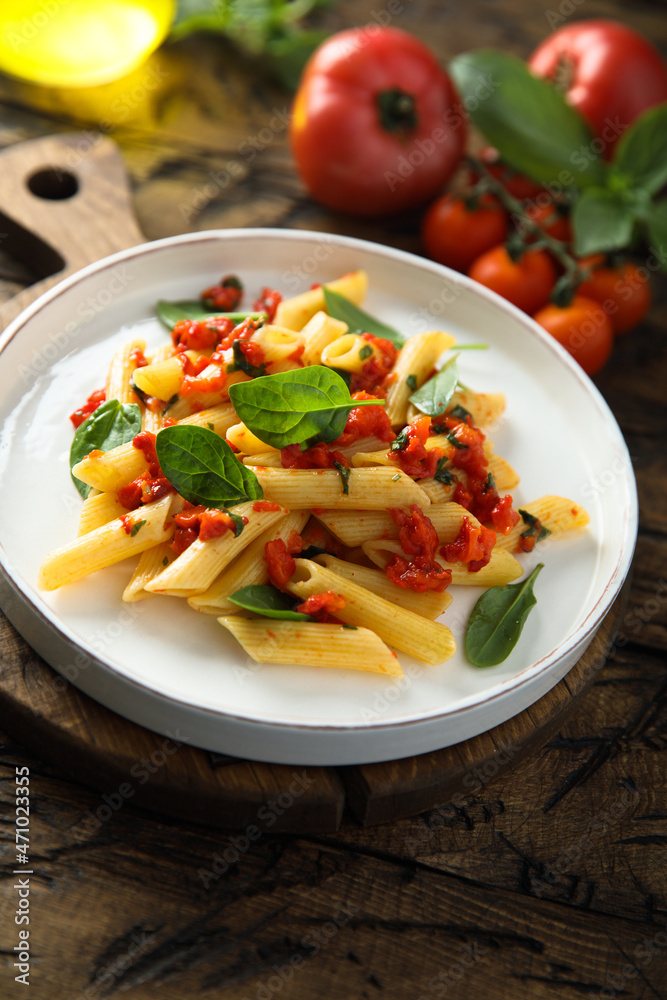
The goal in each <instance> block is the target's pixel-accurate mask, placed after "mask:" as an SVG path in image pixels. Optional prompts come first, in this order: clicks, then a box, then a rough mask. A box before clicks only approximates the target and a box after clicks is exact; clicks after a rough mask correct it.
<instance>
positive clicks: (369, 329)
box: [322, 285, 405, 348]
mask: <svg viewBox="0 0 667 1000" xmlns="http://www.w3.org/2000/svg"><path fill="white" fill-rule="evenodd" d="M322 291H323V292H324V302H325V305H326V307H327V312H328V313H329V315H330V316H333V318H334V319H339V320H341V321H342V322H343V323H347V325H348V326H349V328H350V329H349V331H348V332H349V333H372V334H373V336H374V337H382V338H383V339H384V340H390V341H391V342H392V344H394V345H395V346H396V347H398V348H401V347H403V344H404V343H405V337H402V336H401V334H400V333H399V332H398V330H394V328H393V327H392V326H387V325H386V323H381V322H380V320H379V319H375V317H374V316H369V315H368V313H367V312H364V310H363V309H360V308H359V306H355V304H354V302H350V300H349V299H346V298H345V296H344V295H339V294H338V292H334V291H332V290H331V289H330V288H327V286H326V285H324V286H323V287H322Z"/></svg>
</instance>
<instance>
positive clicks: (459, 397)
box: [448, 389, 506, 427]
mask: <svg viewBox="0 0 667 1000" xmlns="http://www.w3.org/2000/svg"><path fill="white" fill-rule="evenodd" d="M505 405H506V404H505V393H504V392H473V391H472V390H471V389H457V390H456V392H455V393H454V395H453V396H452V398H451V400H450V403H449V407H448V409H453V408H454V407H456V406H462V407H463V409H464V410H467V411H468V413H469V414H470V416H471V417H472V419H473V423H474V424H475V425H476V426H477V427H488V426H490V425H491V424H495V422H496V421H497V420H499V419H500V417H501V416H502V415H503V413H504V412H505Z"/></svg>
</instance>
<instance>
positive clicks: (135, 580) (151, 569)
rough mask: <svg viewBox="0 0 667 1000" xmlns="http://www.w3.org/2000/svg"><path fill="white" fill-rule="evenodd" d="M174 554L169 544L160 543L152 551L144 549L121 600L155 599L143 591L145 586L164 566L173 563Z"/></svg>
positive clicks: (153, 595) (152, 595)
mask: <svg viewBox="0 0 667 1000" xmlns="http://www.w3.org/2000/svg"><path fill="white" fill-rule="evenodd" d="M175 558H176V553H175V552H174V551H173V550H172V548H171V546H170V544H169V542H162V544H161V545H156V546H155V548H154V549H146V551H145V552H142V553H141V555H140V556H139V562H138V563H137V567H136V569H135V571H134V573H133V574H132V579H131V580H130V582H129V583H128V585H127V587H126V588H125V590H124V591H123V600H124V601H127V602H130V601H144V600H145V599H146V598H147V597H155V594H151V593H150V592H149V591H148V590H146V589H145V587H146V584H147V583H150V582H151V580H154V579H155V577H156V576H157V575H158V573H161V572H162V570H163V569H164V568H165V566H168V565H169V563H171V562H173V561H174V559H175Z"/></svg>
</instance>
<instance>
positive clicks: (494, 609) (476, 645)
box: [465, 563, 544, 667]
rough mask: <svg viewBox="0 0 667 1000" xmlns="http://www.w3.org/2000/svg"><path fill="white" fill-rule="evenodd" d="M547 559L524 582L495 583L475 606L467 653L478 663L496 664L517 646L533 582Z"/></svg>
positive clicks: (531, 600)
mask: <svg viewBox="0 0 667 1000" xmlns="http://www.w3.org/2000/svg"><path fill="white" fill-rule="evenodd" d="M542 569H544V563H540V564H539V565H538V566H536V567H535V569H534V570H533V572H532V573H531V574H530V576H529V577H527V578H526V579H525V580H522V581H521V582H520V583H508V584H507V585H506V586H504V587H491V589H490V590H487V591H485V593H483V594H482V596H481V597H480V598H479V600H478V601H477V603H476V604H475V607H474V608H473V609H472V613H471V615H470V619H469V621H468V628H467V630H466V643H465V645H466V654H467V656H468V659H469V660H470V661H471V662H472V663H474V664H475V666H476V667H495V666H496V665H497V664H498V663H502V662H503V660H506V659H507V657H508V656H509V655H510V653H511V652H512V650H513V649H514V647H515V646H516V644H517V642H518V640H519V636H520V635H521V631H522V629H523V626H524V624H525V622H526V618H527V617H528V614H529V612H530V610H531V608H532V607H533V606H534V605H535V604H537V600H536V598H535V595H534V594H533V585H534V583H535V580H536V579H537V575H538V573H539V572H540V571H541V570H542Z"/></svg>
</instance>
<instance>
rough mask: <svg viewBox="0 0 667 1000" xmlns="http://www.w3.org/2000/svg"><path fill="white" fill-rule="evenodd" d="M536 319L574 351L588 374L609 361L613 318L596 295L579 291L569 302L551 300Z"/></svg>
mask: <svg viewBox="0 0 667 1000" xmlns="http://www.w3.org/2000/svg"><path fill="white" fill-rule="evenodd" d="M533 319H534V320H535V321H536V322H537V323H539V324H540V326H543V327H544V329H545V330H548V331H549V333H550V334H551V336H552V337H555V338H556V340H557V341H558V343H559V344H562V345H563V347H564V348H565V349H566V350H567V351H569V352H570V354H571V355H572V357H573V358H574V359H575V360H576V361H578V362H579V364H580V365H581V367H582V368H583V369H584V371H585V372H586V374H587V375H595V373H596V372H598V371H600V369H601V368H602V367H603V365H605V364H606V363H607V361H608V359H609V355H610V354H611V349H612V346H613V343H614V331H613V328H612V325H611V320H610V319H609V317H608V316H607V314H606V312H605V311H604V309H603V308H602V306H601V305H600V303H599V302H596V301H595V299H587V298H586V296H585V295H575V296H574V298H573V299H572V302H571V303H570V305H569V306H564V307H561V306H555V305H553V304H550V305H548V306H545V307H544V309H540V311H539V312H537V313H535V316H534V317H533Z"/></svg>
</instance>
